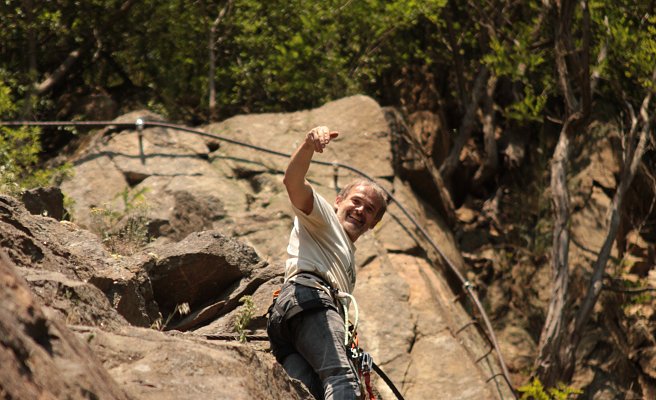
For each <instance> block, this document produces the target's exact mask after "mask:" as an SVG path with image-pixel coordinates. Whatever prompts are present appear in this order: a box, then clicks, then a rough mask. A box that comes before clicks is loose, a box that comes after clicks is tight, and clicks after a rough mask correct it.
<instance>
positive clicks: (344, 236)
mask: <svg viewBox="0 0 656 400" xmlns="http://www.w3.org/2000/svg"><path fill="white" fill-rule="evenodd" d="M338 135H339V133H338V132H334V131H330V130H329V129H328V128H327V127H325V126H319V127H316V128H314V129H312V130H311V131H310V132H308V133H307V135H306V137H305V140H304V141H303V143H302V144H301V145H300V146H299V147H298V149H296V151H295V152H294V154H292V156H291V159H290V161H289V165H288V166H287V170H286V171H285V177H284V180H283V183H284V184H285V187H286V188H287V194H288V195H289V199H290V201H291V203H292V208H293V209H294V213H295V214H296V218H295V219H294V227H293V229H292V232H291V235H290V238H289V245H288V247H287V252H288V254H289V259H288V260H287V265H286V270H285V283H284V284H283V286H282V288H281V290H280V294H279V295H278V298H277V299H276V300H275V301H274V304H273V305H272V306H271V308H270V313H269V322H268V326H267V332H268V334H269V339H270V341H271V349H272V351H273V354H274V355H275V356H276V359H277V360H278V361H279V362H280V363H281V364H282V365H283V366H284V368H285V370H286V371H287V373H288V374H289V375H290V376H291V377H293V378H296V379H299V380H301V381H302V382H303V383H305V385H306V386H307V387H308V388H309V389H310V391H311V392H312V394H313V395H314V396H315V397H316V398H317V399H324V398H325V399H326V400H330V399H339V400H342V399H356V398H359V396H360V385H359V383H358V378H357V376H358V374H357V371H356V370H355V369H354V367H353V364H352V363H351V362H350V360H349V355H348V353H347V349H346V346H345V344H344V338H345V330H346V328H345V323H344V315H343V314H344V313H343V311H342V310H343V308H342V306H341V305H340V304H339V302H340V301H344V300H343V299H341V296H339V295H338V293H348V294H350V293H351V292H352V291H353V287H354V286H355V258H354V252H355V246H354V244H353V243H354V242H355V241H356V240H357V239H358V238H359V237H360V236H361V235H362V234H363V233H365V232H366V231H368V230H369V229H372V228H373V227H374V226H376V224H377V223H378V222H379V221H380V219H381V218H382V217H383V214H384V213H385V210H386V206H387V202H386V197H387V196H386V194H385V192H384V191H383V189H381V188H380V187H379V186H378V185H376V184H375V183H373V182H371V181H368V180H362V179H361V180H357V181H355V182H353V183H352V184H350V185H348V186H346V187H345V188H344V189H343V190H342V191H341V192H340V193H339V194H338V195H337V198H336V199H335V203H334V204H333V205H331V204H330V203H328V202H327V201H326V200H325V199H324V198H323V197H321V196H320V195H319V194H317V193H316V192H315V191H314V189H313V188H312V186H311V185H310V183H309V182H308V181H307V180H306V179H305V176H306V174H307V172H308V169H309V168H310V161H311V160H312V157H313V156H314V153H315V152H319V153H322V152H323V150H324V148H325V147H326V146H327V145H328V144H329V143H330V141H331V140H333V139H335V138H336V137H337V136H338ZM336 297H337V298H336Z"/></svg>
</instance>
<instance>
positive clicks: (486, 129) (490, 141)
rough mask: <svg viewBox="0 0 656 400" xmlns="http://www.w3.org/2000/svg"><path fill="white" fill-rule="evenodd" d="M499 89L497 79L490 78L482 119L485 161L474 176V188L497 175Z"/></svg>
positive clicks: (494, 77)
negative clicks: (496, 102) (496, 99)
mask: <svg viewBox="0 0 656 400" xmlns="http://www.w3.org/2000/svg"><path fill="white" fill-rule="evenodd" d="M496 87H497V77H496V76H490V79H488V81H487V90H486V93H485V99H484V101H483V107H482V113H481V114H482V115H481V119H482V122H483V138H484V143H485V159H484V160H483V162H482V163H481V165H480V167H479V168H478V170H477V171H476V174H474V181H473V184H474V186H481V185H483V184H485V182H486V181H487V180H488V178H489V177H490V176H492V175H494V174H495V172H496V170H497V167H498V164H499V156H498V154H497V139H496V137H495V135H496V127H495V124H494V98H493V96H494V90H495V89H496Z"/></svg>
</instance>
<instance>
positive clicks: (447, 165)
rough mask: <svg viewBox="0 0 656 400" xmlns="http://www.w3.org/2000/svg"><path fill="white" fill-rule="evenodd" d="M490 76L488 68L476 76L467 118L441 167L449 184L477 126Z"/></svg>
mask: <svg viewBox="0 0 656 400" xmlns="http://www.w3.org/2000/svg"><path fill="white" fill-rule="evenodd" d="M489 75H490V72H489V70H488V69H487V67H484V66H481V69H480V70H479V71H478V75H477V76H476V80H475V81H474V87H473V89H472V94H471V99H470V101H469V104H468V105H467V111H466V112H465V116H464V117H463V119H462V123H461V124H460V129H459V130H458V134H457V135H456V138H455V139H454V141H453V146H452V147H451V151H450V152H449V155H448V156H447V158H446V159H445V160H444V162H443V163H442V165H441V166H440V174H441V175H442V179H444V181H445V182H447V184H448V183H449V182H450V181H451V176H452V175H453V173H454V172H455V170H456V168H458V162H459V161H460V152H461V151H462V149H463V147H465V144H466V143H467V140H469V137H470V136H471V133H472V131H473V130H474V127H475V126H476V110H477V109H478V104H479V103H480V101H481V97H482V96H483V93H484V92H485V90H484V89H485V83H486V82H487V79H488V77H489Z"/></svg>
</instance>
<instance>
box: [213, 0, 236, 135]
mask: <svg viewBox="0 0 656 400" xmlns="http://www.w3.org/2000/svg"><path fill="white" fill-rule="evenodd" d="M231 4H232V0H228V2H227V3H226V5H225V7H223V8H222V9H221V11H220V12H219V15H218V16H217V17H216V19H215V20H214V22H212V26H211V27H210V34H209V43H208V51H209V54H208V56H209V70H208V91H209V99H208V103H209V107H208V108H209V115H208V118H209V121H210V122H211V121H215V120H216V119H217V118H218V114H219V110H218V108H217V104H216V84H215V79H214V77H215V74H216V42H217V39H216V32H217V29H218V27H219V24H220V23H221V20H222V19H223V17H224V16H225V15H226V13H227V12H228V8H229V7H230V5H231Z"/></svg>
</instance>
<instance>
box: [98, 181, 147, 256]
mask: <svg viewBox="0 0 656 400" xmlns="http://www.w3.org/2000/svg"><path fill="white" fill-rule="evenodd" d="M147 191H148V189H147V188H142V189H140V190H138V191H136V192H132V191H130V190H129V189H128V188H125V189H124V190H123V191H122V192H120V193H119V194H118V197H120V198H121V199H122V201H123V209H122V210H120V211H117V210H114V209H112V208H111V207H109V206H105V207H96V208H93V209H92V210H91V219H92V227H91V228H92V230H93V231H94V232H95V233H96V234H98V235H99V236H100V237H101V238H102V241H103V244H104V245H105V247H107V249H108V250H109V251H110V252H111V253H113V254H118V255H126V256H129V255H132V254H134V253H135V252H137V251H139V250H140V249H141V248H142V247H143V246H145V245H146V244H148V242H149V241H150V237H149V234H148V221H149V220H148V205H147V204H146V201H145V198H144V194H145V193H146V192H147Z"/></svg>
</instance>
